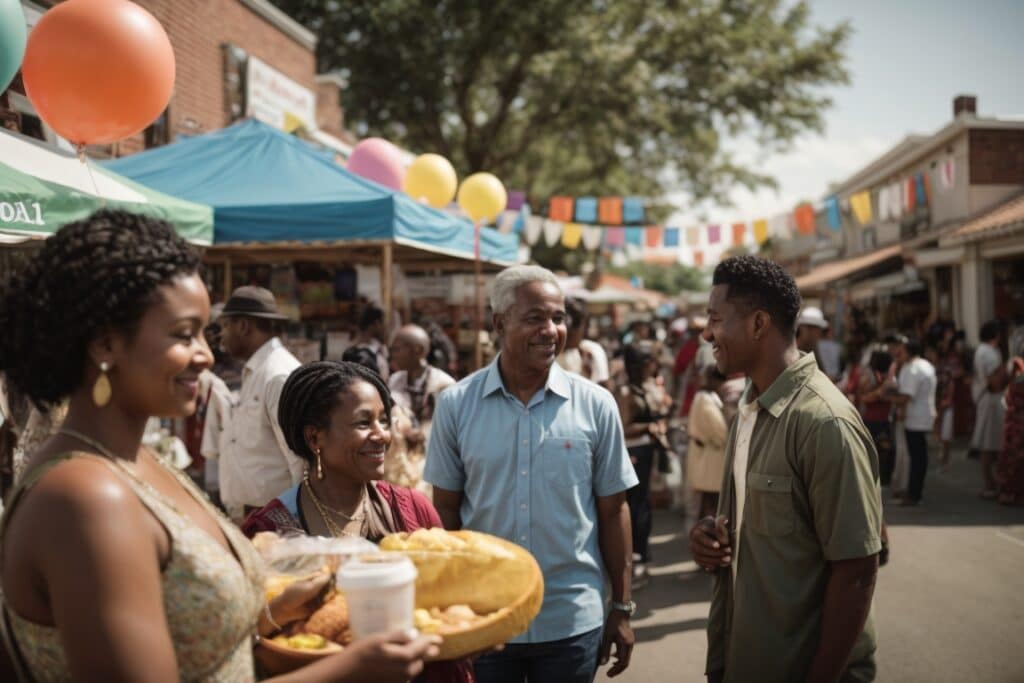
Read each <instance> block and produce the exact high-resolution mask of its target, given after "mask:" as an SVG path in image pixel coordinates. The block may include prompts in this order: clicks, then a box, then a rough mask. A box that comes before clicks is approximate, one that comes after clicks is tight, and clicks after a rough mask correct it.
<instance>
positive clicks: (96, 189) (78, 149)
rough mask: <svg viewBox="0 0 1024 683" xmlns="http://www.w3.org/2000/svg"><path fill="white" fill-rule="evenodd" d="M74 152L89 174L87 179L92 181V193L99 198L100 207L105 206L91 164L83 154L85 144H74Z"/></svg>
mask: <svg viewBox="0 0 1024 683" xmlns="http://www.w3.org/2000/svg"><path fill="white" fill-rule="evenodd" d="M75 153H76V154H77V155H78V160H79V161H81V162H82V163H83V164H85V170H86V172H87V173H88V174H89V180H91V181H92V189H93V191H94V194H95V195H96V196H97V197H99V198H100V207H101V208H106V206H107V200H106V198H105V197H104V196H103V195H102V194H101V193H100V186H99V185H98V184H97V183H96V176H95V175H93V172H92V165H91V164H90V163H89V157H87V156H85V145H82V144H78V145H75Z"/></svg>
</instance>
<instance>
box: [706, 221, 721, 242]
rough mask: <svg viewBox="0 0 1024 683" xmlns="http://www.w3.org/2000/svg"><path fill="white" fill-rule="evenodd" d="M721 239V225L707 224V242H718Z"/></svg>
mask: <svg viewBox="0 0 1024 683" xmlns="http://www.w3.org/2000/svg"><path fill="white" fill-rule="evenodd" d="M721 239H722V226H721V225H709V226H708V244H718V242H719V241H721Z"/></svg>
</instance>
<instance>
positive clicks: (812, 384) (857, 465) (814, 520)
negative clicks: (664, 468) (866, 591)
mask: <svg viewBox="0 0 1024 683" xmlns="http://www.w3.org/2000/svg"><path fill="white" fill-rule="evenodd" d="M753 392H754V387H753V385H752V384H749V383H748V385H747V389H746V391H745V392H744V397H743V400H744V402H749V401H752V400H756V401H757V402H758V403H759V404H760V405H759V408H760V409H759V410H758V414H757V422H756V423H755V425H754V431H753V435H752V436H751V441H750V458H749V461H748V465H747V486H746V489H747V490H746V500H745V503H744V512H743V523H742V525H741V528H740V534H741V535H740V539H739V541H740V542H739V547H740V552H739V561H738V564H737V567H736V577H735V581H734V579H733V576H732V571H731V570H730V569H729V568H725V569H720V570H719V571H718V572H717V573H716V575H715V586H714V593H713V597H712V601H711V614H710V617H709V621H708V661H707V671H708V672H714V671H721V670H723V669H724V671H725V681H728V682H735V683H740V682H745V681H758V682H759V683H771V682H773V681H779V682H780V683H782V682H786V683H789V682H791V681H802V680H804V678H805V677H806V675H807V672H808V670H809V669H810V666H811V663H812V661H813V659H814V655H815V653H816V651H817V647H818V640H819V637H820V631H821V615H822V607H823V604H824V600H825V587H826V584H827V582H828V577H829V562H834V561H837V560H847V559H853V558H859V557H868V556H870V555H874V554H876V553H878V552H879V551H880V550H881V547H882V544H881V525H882V501H881V494H880V490H879V483H878V454H877V453H876V451H875V445H874V442H873V441H872V439H871V435H870V434H869V433H868V431H867V429H866V428H865V427H864V423H863V421H862V420H861V418H860V415H859V414H858V413H857V411H856V409H854V407H853V406H852V405H850V402H849V401H847V400H846V397H845V396H843V394H842V393H841V392H840V391H839V389H837V388H836V386H835V385H834V384H833V383H832V382H831V381H830V380H829V378H828V377H827V376H826V375H825V374H824V373H823V372H821V371H820V370H819V369H818V366H817V364H816V363H815V360H814V355H813V354H804V355H802V356H801V358H800V360H798V361H797V362H796V363H794V364H793V365H792V366H790V367H789V368H788V369H787V370H786V371H785V372H783V373H782V374H781V375H779V377H778V378H777V379H776V380H775V382H774V383H772V385H771V386H770V387H769V388H768V390H767V391H765V392H764V393H763V394H762V395H761V396H759V397H756V398H755V396H754V395H753ZM736 425H737V421H734V422H733V424H732V427H731V429H730V433H729V440H728V443H727V444H726V462H725V474H724V478H723V481H722V488H721V491H722V495H721V499H720V501H719V507H718V514H720V515H725V516H726V517H728V518H729V526H730V530H729V531H730V535H731V536H732V537H733V538H735V533H736V528H735V516H736V500H735V498H736V488H735V486H734V482H733V458H734V456H735V452H736V431H737V429H736ZM874 651H875V635H874V628H873V626H872V623H871V618H870V617H869V618H868V623H867V625H866V626H865V628H864V632H863V633H862V634H861V635H860V637H859V638H858V640H857V643H856V645H855V646H854V649H853V652H852V654H851V656H850V662H849V664H848V668H847V671H846V673H845V675H844V677H843V678H842V680H843V681H870V680H873V679H874V671H875V668H874Z"/></svg>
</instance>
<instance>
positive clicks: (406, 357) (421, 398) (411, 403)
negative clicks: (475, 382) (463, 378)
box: [388, 325, 455, 430]
mask: <svg viewBox="0 0 1024 683" xmlns="http://www.w3.org/2000/svg"><path fill="white" fill-rule="evenodd" d="M429 352H430V335H428V334H427V331H426V330H424V329H423V328H422V327H420V326H419V325H405V326H404V327H401V328H399V330H398V332H397V333H396V334H395V339H394V341H392V342H391V365H392V367H393V368H394V369H395V372H393V373H392V375H391V377H390V379H388V386H389V388H390V389H391V397H392V398H393V399H395V403H396V404H398V405H400V406H402V407H403V408H405V409H406V410H407V411H409V413H410V414H412V416H413V417H415V418H416V422H417V423H419V425H420V427H421V428H423V429H425V430H426V429H427V427H426V425H428V424H429V423H430V419H431V417H432V416H433V413H434V399H435V398H436V397H437V395H438V394H439V393H440V392H441V391H443V390H444V389H447V388H448V387H450V386H451V385H453V384H455V379H454V378H453V377H452V376H451V375H449V374H448V373H447V372H445V371H444V370H441V369H440V368H435V367H434V366H432V365H430V364H428V363H427V354H428V353H429Z"/></svg>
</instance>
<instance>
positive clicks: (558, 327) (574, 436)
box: [424, 266, 637, 683]
mask: <svg viewBox="0 0 1024 683" xmlns="http://www.w3.org/2000/svg"><path fill="white" fill-rule="evenodd" d="M491 308H492V309H493V311H494V329H495V331H496V332H497V333H498V334H499V335H500V336H501V342H502V344H501V353H500V354H499V355H498V357H497V359H495V361H494V362H493V363H491V364H490V365H489V366H487V367H485V368H483V369H481V370H480V371H478V372H476V373H474V374H472V375H470V376H469V377H467V378H465V379H463V380H462V381H461V382H459V383H458V384H456V385H455V386H453V387H449V388H448V389H446V390H445V391H444V392H442V393H441V394H440V395H439V396H438V399H437V407H436V409H435V412H434V422H433V428H432V432H431V436H430V444H429V447H428V450H427V463H426V468H425V471H424V479H425V480H426V481H428V482H429V483H430V484H432V485H433V486H434V505H435V506H436V507H437V510H438V512H439V513H440V514H441V519H442V520H443V521H444V525H445V527H446V528H448V529H459V528H465V529H473V530H476V531H483V532H486V533H490V534H494V535H496V536H500V537H502V538H505V539H507V540H509V541H512V542H514V543H518V544H519V545H521V546H523V547H524V548H526V549H527V550H529V551H530V552H531V553H533V555H534V557H536V558H537V562H538V563H539V564H540V567H541V570H542V571H543V572H544V605H543V607H542V608H541V612H540V614H539V615H538V616H537V618H536V619H535V620H534V622H533V623H532V624H531V625H530V628H529V630H528V631H527V632H526V633H525V634H524V635H522V636H520V637H519V638H517V639H516V640H514V641H512V644H510V645H508V646H507V647H506V648H505V650H504V651H502V652H500V653H496V654H491V655H486V656H484V657H481V658H480V659H478V660H477V661H476V663H475V670H476V677H477V680H478V681H480V682H481V683H522V682H523V681H529V682H530V683H538V682H547V681H552V682H557V683H590V682H591V681H593V679H594V675H595V673H596V671H597V665H598V662H599V661H600V663H601V664H604V663H606V662H607V661H608V658H609V656H610V655H611V649H612V645H613V644H614V645H615V660H616V661H615V663H614V664H613V665H612V667H611V669H610V670H609V672H608V673H609V675H610V676H614V675H617V674H619V673H621V672H622V671H624V670H625V669H626V667H627V666H628V665H629V658H630V655H631V653H632V649H633V632H632V630H631V628H630V626H629V617H630V616H631V615H632V613H633V611H634V610H635V605H634V604H633V603H632V601H631V600H630V578H631V566H630V564H631V558H632V544H631V540H630V539H631V534H630V520H629V508H628V506H627V504H626V489H629V488H631V487H633V486H635V485H636V484H637V478H636V474H635V473H634V471H633V466H632V465H631V464H630V461H629V456H628V454H627V452H626V444H625V440H624V438H623V433H622V423H621V421H620V419H619V413H618V409H617V407H616V404H615V399H614V398H613V397H612V395H611V394H610V393H609V392H608V391H607V390H605V389H603V388H601V387H599V386H597V385H596V384H594V383H592V382H590V381H588V380H585V379H583V378H582V377H578V376H575V375H570V374H568V373H566V372H565V371H564V370H562V369H561V368H560V367H559V366H558V365H556V364H555V358H556V357H557V356H558V354H559V353H560V352H561V351H562V348H563V347H564V345H565V336H566V314H565V299H564V297H563V295H562V292H561V290H560V289H559V286H558V281H557V280H556V279H555V276H554V275H553V274H552V273H551V272H550V271H548V270H545V269H544V268H540V267H537V266H514V267H512V268H508V269H506V270H504V271H502V272H501V273H500V274H499V275H498V277H497V278H496V279H495V282H494V286H493V289H492V292H491ZM605 573H607V576H608V578H609V580H610V583H611V588H612V595H611V598H612V602H611V610H610V612H609V615H608V617H607V619H606V618H605V614H604V595H603V591H604V577H605Z"/></svg>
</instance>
